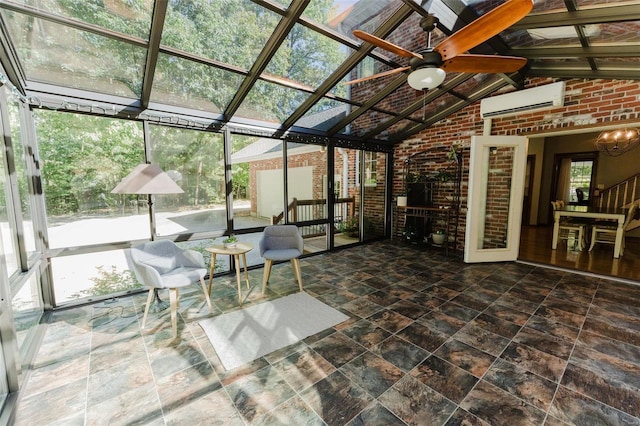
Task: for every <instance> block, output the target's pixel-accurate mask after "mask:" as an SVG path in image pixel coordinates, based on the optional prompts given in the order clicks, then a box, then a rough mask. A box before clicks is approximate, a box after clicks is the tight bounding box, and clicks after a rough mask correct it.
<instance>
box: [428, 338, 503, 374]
mask: <svg viewBox="0 0 640 426" xmlns="http://www.w3.org/2000/svg"><path fill="white" fill-rule="evenodd" d="M434 355H437V356H439V357H440V358H442V359H444V360H446V361H449V362H450V363H452V364H454V365H457V366H458V367H460V368H463V369H465V370H466V371H468V372H469V373H471V374H473V375H474V376H476V377H482V376H483V375H484V373H485V372H486V371H487V370H488V369H489V366H491V364H492V363H493V361H494V360H495V359H496V358H495V357H494V356H492V355H489V354H488V353H485V352H483V351H481V350H478V349H476V348H474V347H472V346H469V345H467V344H466V343H462V342H460V341H458V340H455V339H452V340H449V341H447V342H446V343H445V344H444V345H442V346H440V348H438V350H437V351H435V352H434Z"/></svg>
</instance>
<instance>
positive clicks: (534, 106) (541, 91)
mask: <svg viewBox="0 0 640 426" xmlns="http://www.w3.org/2000/svg"><path fill="white" fill-rule="evenodd" d="M564 86H565V84H564V81H559V82H557V83H551V84H546V85H544V86H538V87H532V88H531V89H525V90H519V91H517V92H512V93H507V94H504V95H498V96H492V97H490V98H484V99H482V100H481V101H480V117H482V118H491V117H504V116H507V115H515V114H517V113H519V112H523V111H535V110H539V109H545V108H553V107H559V106H563V105H564Z"/></svg>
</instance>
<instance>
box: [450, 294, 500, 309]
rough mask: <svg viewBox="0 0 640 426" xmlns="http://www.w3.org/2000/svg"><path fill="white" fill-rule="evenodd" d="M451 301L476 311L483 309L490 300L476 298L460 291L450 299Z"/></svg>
mask: <svg viewBox="0 0 640 426" xmlns="http://www.w3.org/2000/svg"><path fill="white" fill-rule="evenodd" d="M451 301H452V302H455V303H457V304H459V305H462V306H466V307H467V308H471V309H475V310H476V311H484V310H485V309H486V307H487V306H489V305H490V304H491V302H487V301H486V300H481V299H478V298H476V297H473V296H472V295H470V294H467V293H461V294H459V295H457V296H456V297H454V298H453V299H451Z"/></svg>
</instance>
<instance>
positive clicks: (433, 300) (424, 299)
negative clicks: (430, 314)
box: [406, 292, 445, 309]
mask: <svg viewBox="0 0 640 426" xmlns="http://www.w3.org/2000/svg"><path fill="white" fill-rule="evenodd" d="M406 300H407V301H411V302H413V303H415V304H417V305H418V306H422V307H424V308H426V309H434V308H437V307H438V306H440V305H442V304H443V303H445V300H444V299H440V298H439V297H436V296H432V295H429V294H425V293H422V292H420V293H416V294H414V295H413V296H411V297H408V298H407V299H406Z"/></svg>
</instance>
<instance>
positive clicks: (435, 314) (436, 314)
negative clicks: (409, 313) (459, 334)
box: [416, 311, 465, 336]
mask: <svg viewBox="0 0 640 426" xmlns="http://www.w3.org/2000/svg"><path fill="white" fill-rule="evenodd" d="M416 322H418V323H420V324H423V325H426V326H427V327H429V328H430V329H432V330H437V331H439V332H441V333H442V334H445V335H447V336H451V335H452V334H454V333H455V332H456V331H458V330H460V329H461V328H462V327H464V324H465V321H460V320H459V319H457V318H454V317H450V316H449V315H446V314H444V313H442V312H440V311H431V312H429V313H427V314H425V315H423V316H422V317H420V318H419V319H418V320H417V321H416Z"/></svg>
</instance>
